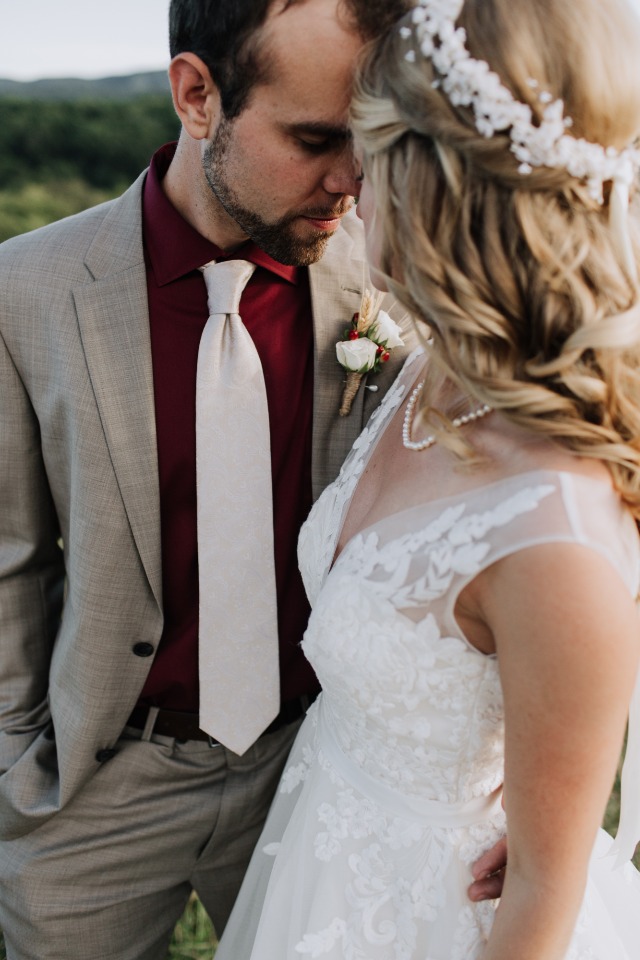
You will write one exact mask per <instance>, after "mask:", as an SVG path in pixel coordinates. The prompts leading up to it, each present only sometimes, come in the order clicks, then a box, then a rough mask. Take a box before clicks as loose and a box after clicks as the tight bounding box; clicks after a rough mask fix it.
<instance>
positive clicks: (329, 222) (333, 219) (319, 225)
mask: <svg viewBox="0 0 640 960" xmlns="http://www.w3.org/2000/svg"><path fill="white" fill-rule="evenodd" d="M343 216H344V214H342V213H341V214H337V215H333V216H328V217H326V216H325V217H310V216H303V217H302V219H303V220H306V221H307V223H310V224H311V226H312V227H315V228H316V229H317V230H328V231H331V230H337V228H338V227H339V226H340V221H341V219H342V217H343Z"/></svg>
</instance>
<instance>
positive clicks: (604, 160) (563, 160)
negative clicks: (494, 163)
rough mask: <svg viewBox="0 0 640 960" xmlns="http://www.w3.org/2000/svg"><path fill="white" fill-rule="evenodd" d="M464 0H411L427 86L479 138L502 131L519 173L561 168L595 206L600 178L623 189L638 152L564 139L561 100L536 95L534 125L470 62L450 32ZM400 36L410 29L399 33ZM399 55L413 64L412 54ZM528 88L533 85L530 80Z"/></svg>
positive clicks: (482, 66)
mask: <svg viewBox="0 0 640 960" xmlns="http://www.w3.org/2000/svg"><path fill="white" fill-rule="evenodd" d="M463 5H464V0H418V5H417V6H416V7H414V9H413V11H412V22H413V25H414V30H415V33H416V37H417V40H418V44H419V48H420V51H421V53H422V54H423V56H425V57H427V58H428V59H429V60H431V62H432V63H433V65H434V67H435V68H436V70H437V71H438V74H439V75H440V76H439V79H437V80H434V83H433V85H434V87H436V88H438V89H441V90H442V91H443V92H444V93H445V94H446V95H447V97H448V98H449V100H450V102H451V103H452V104H453V105H454V106H465V107H471V108H472V110H473V114H474V118H475V125H476V129H477V130H478V132H479V133H481V134H482V135H483V136H485V137H491V136H493V135H494V133H496V132H498V131H507V130H508V131H509V135H510V138H511V150H512V152H513V154H514V155H515V157H516V159H517V160H519V161H520V165H519V167H518V170H519V172H520V174H522V175H523V176H526V175H527V174H529V173H531V172H532V169H533V167H551V168H554V169H565V170H567V171H568V173H569V174H570V175H571V176H573V177H576V178H577V179H580V180H584V181H586V184H587V188H588V191H589V194H590V196H591V197H592V198H593V199H594V200H596V201H597V202H598V203H600V204H601V203H602V202H603V189H602V188H603V184H604V183H606V182H607V181H608V180H611V181H613V182H614V184H615V185H617V186H620V187H622V188H623V190H624V191H626V196H627V202H628V190H629V187H630V186H631V184H632V183H633V180H634V178H635V175H636V173H637V170H638V168H639V167H640V150H637V149H635V148H633V147H627V148H626V149H624V150H621V151H618V150H616V149H615V148H614V147H603V146H601V145H600V144H598V143H590V142H589V141H588V140H584V139H579V138H577V137H572V136H571V135H570V134H568V133H567V130H568V129H569V128H570V127H571V126H572V120H571V118H570V117H565V116H564V103H563V101H562V100H559V99H558V100H554V99H553V96H552V94H551V93H549V92H548V91H545V90H541V91H540V93H539V94H538V100H539V102H540V103H541V105H542V106H543V112H542V120H541V122H540V123H539V124H534V122H533V113H532V110H531V107H530V106H528V105H527V104H525V103H521V102H519V101H518V100H516V99H515V98H514V97H513V96H512V94H511V92H510V91H509V90H507V88H506V87H505V86H504V84H503V83H502V82H501V80H500V77H499V76H498V75H497V74H496V73H494V72H493V71H492V70H490V68H489V64H488V63H487V62H486V61H485V60H476V59H474V58H473V57H472V56H471V54H470V53H469V51H468V50H467V48H466V46H465V41H466V31H465V30H464V29H463V28H462V27H458V28H456V25H455V24H456V20H457V19H458V17H459V15H460V12H461V10H462V7H463ZM400 34H401V36H402V37H403V38H404V39H409V38H410V37H411V36H412V34H413V31H412V30H411V28H410V27H407V26H403V27H401V28H400ZM405 57H406V59H407V60H409V61H413V60H415V57H416V52H415V50H409V51H408V52H407V53H406V54H405ZM528 82H529V85H530V87H531V88H532V89H533V90H536V89H538V87H539V83H538V81H537V80H535V79H533V78H532V79H530V80H529V81H528Z"/></svg>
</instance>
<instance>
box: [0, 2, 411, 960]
mask: <svg viewBox="0 0 640 960" xmlns="http://www.w3.org/2000/svg"><path fill="white" fill-rule="evenodd" d="M403 6H404V4H403V3H401V2H399V3H397V4H393V3H389V2H379V3H378V2H371V0H361V2H360V0H349V2H347V0H344V2H338V0H289V2H285V0H242V2H240V0H173V2H172V5H171V53H172V57H173V59H172V63H171V67H170V79H171V85H172V91H173V97H174V103H175V106H176V111H177V113H178V117H179V119H180V122H181V125H182V126H181V133H180V138H179V141H178V144H177V147H175V146H174V145H167V146H166V147H164V148H163V149H162V150H160V151H158V153H157V154H156V155H155V156H154V158H153V160H152V163H151V166H150V169H149V171H145V173H143V174H142V175H141V177H140V178H139V179H138V180H137V181H136V182H135V183H134V184H133V186H132V187H130V189H129V190H128V191H127V192H126V193H125V194H124V195H123V196H122V197H121V198H119V199H118V200H115V201H112V202H110V203H107V204H104V205H102V206H100V207H97V208H95V209H93V210H89V211H86V212H85V213H83V214H80V215H78V216H76V217H72V218H70V219H68V220H65V221H62V222H60V223H57V224H54V225H52V226H50V227H46V228H43V229H42V230H38V231H36V232H34V233H33V234H28V235H25V236H22V237H18V238H15V239H14V240H12V241H9V242H7V243H6V244H4V245H3V247H2V249H1V250H0V289H1V291H2V293H1V300H0V926H1V927H2V929H3V930H4V933H5V937H6V942H7V948H8V954H9V957H10V958H11V960H27V958H30V960H74V958H78V960H80V958H81V960H89V958H91V960H142V958H148V960H151V958H154V960H161V958H162V957H164V955H165V952H166V948H167V944H168V941H169V938H170V936H171V931H172V929H173V926H174V924H175V921H176V920H177V918H178V917H179V916H180V914H181V912H182V909H183V907H184V905H185V902H186V900H187V898H188V896H189V894H190V892H191V890H192V889H196V890H197V891H198V893H199V895H200V897H201V898H202V900H203V902H204V903H205V906H206V907H207V909H208V911H209V913H210V915H211V917H212V919H213V921H214V923H215V925H216V928H217V929H218V931H219V932H221V930H222V928H223V927H224V923H225V921H226V917H227V914H228V911H229V909H230V907H231V904H232V902H233V899H234V897H235V893H236V891H237V888H238V886H239V883H240V881H241V878H242V873H243V870H244V868H245V865H246V862H247V860H248V857H249V855H250V852H251V848H252V846H253V844H254V843H255V840H256V837H257V836H258V833H259V830H260V827H261V824H262V821H263V819H264V816H265V814H266V810H267V808H268V804H269V802H270V798H271V795H272V793H273V790H274V789H275V785H276V783H277V779H278V776H279V773H280V771H281V769H282V765H283V763H284V761H285V759H286V754H287V750H288V748H289V745H290V743H291V740H292V738H293V735H294V733H295V730H296V726H297V724H296V720H297V719H298V718H299V717H300V716H301V715H302V713H303V711H304V709H305V706H306V705H307V704H308V702H309V701H310V699H312V697H313V696H314V694H315V692H316V689H317V684H316V681H315V678H314V677H313V675H312V674H311V671H310V669H309V667H308V665H306V662H305V661H304V658H303V657H302V655H301V653H300V651H299V649H298V642H299V640H300V637H301V633H302V630H303V628H304V620H305V618H306V614H307V611H306V606H305V600H304V598H303V596H302V588H301V584H300V582H299V579H298V575H297V573H296V572H295V570H294V567H295V539H296V534H297V529H298V528H299V525H300V522H301V520H302V519H303V517H304V513H305V511H306V509H307V508H308V506H309V504H310V503H311V501H312V499H313V498H315V497H317V496H318V494H319V493H320V492H321V491H322V489H323V488H324V486H326V484H327V483H329V482H330V481H331V480H332V479H333V478H334V476H335V475H336V473H337V471H338V469H339V466H340V463H341V461H342V459H343V458H344V456H345V454H346V453H347V451H348V449H349V447H350V445H351V443H352V442H353V440H354V438H355V437H356V436H357V434H358V433H359V431H360V430H361V428H362V426H363V425H364V423H365V422H366V420H367V419H368V417H369V416H370V414H371V412H372V410H373V409H374V408H375V406H376V405H377V404H378V403H379V401H380V399H381V397H382V396H383V394H384V392H385V390H386V389H387V388H388V386H389V385H390V384H391V382H392V381H393V378H394V376H395V374H396V373H397V370H398V367H399V364H400V362H401V361H402V359H403V357H404V355H405V353H406V350H404V351H403V350H402V349H400V348H399V349H397V350H396V351H394V352H393V355H392V358H391V360H390V362H389V363H388V364H387V365H386V366H385V368H384V369H383V371H382V373H380V374H379V375H377V376H376V377H375V379H374V378H371V381H372V382H371V383H370V384H369V386H375V388H377V389H376V391H375V392H374V391H373V390H370V389H367V388H366V384H363V385H362V386H361V388H360V390H359V392H358V394H357V395H356V398H355V401H354V403H353V408H352V411H351V413H350V415H349V416H347V417H342V418H341V417H339V416H338V409H339V406H340V399H341V394H342V389H343V380H344V372H343V371H342V370H341V368H340V367H339V365H338V364H337V361H336V358H335V343H336V341H337V340H338V339H340V338H341V336H342V334H343V331H344V329H345V327H347V326H348V325H349V322H350V320H351V318H352V316H353V314H354V312H355V311H356V310H358V307H359V304H360V299H361V295H362V292H363V287H364V286H365V285H366V282H367V280H366V277H367V275H366V270H365V266H364V250H363V239H362V236H361V229H360V224H359V222H358V221H357V220H356V219H355V217H354V214H353V212H352V211H351V210H350V208H351V207H352V202H353V201H352V197H353V195H354V194H357V191H358V184H357V168H356V166H355V164H354V160H353V156H352V153H351V150H350V144H349V138H348V132H347V126H346V123H347V109H348V100H349V89H350V78H351V73H352V67H353V62H354V58H355V57H356V55H357V52H358V49H359V48H360V46H361V44H362V42H363V40H365V39H366V38H367V37H369V36H372V35H374V34H375V32H376V31H377V30H378V29H382V28H383V27H384V26H385V25H386V23H387V22H388V21H389V20H393V19H395V17H396V16H398V15H399V14H400V13H401V12H402V7H403ZM230 253H231V254H232V255H233V256H234V257H235V258H241V259H247V260H249V261H251V262H253V263H254V264H255V265H256V269H255V271H254V274H253V276H252V278H251V280H250V282H249V284H248V286H247V288H246V290H245V294H244V295H243V298H242V301H241V313H242V315H243V320H244V321H245V323H246V326H247V329H249V331H250V333H251V335H252V337H253V338H254V340H255V342H256V346H257V349H258V352H259V353H260V357H261V361H262V365H263V367H264V370H265V379H266V381H267V394H268V399H269V408H270V411H271V414H272V421H271V435H272V437H271V439H272V449H273V451H274V452H273V456H274V463H273V484H274V490H273V493H274V526H275V534H276V538H275V567H276V571H275V572H276V580H277V585H278V604H279V627H280V663H281V688H282V701H283V702H282V709H281V711H280V713H279V715H278V717H277V718H276V720H275V721H274V722H273V723H272V724H271V725H270V726H269V727H268V728H267V729H266V731H265V732H264V733H263V735H262V736H260V737H259V738H258V740H257V741H256V742H255V744H254V745H253V746H252V747H251V748H250V749H249V750H248V751H247V752H246V753H244V754H243V755H242V756H241V757H240V756H237V755H235V754H233V753H232V752H231V751H230V750H228V749H227V748H225V747H224V746H222V745H220V744H216V743H215V741H213V742H212V741H211V740H210V738H208V737H207V736H206V735H205V734H204V733H203V732H202V731H201V730H200V729H199V726H198V713H197V711H198V703H197V699H198V695H197V683H196V681H197V676H196V673H197V646H198V640H197V627H198V596H197V547H196V540H195V465H194V459H195V456H194V452H195V436H194V434H195V427H194V399H193V397H194V391H195V366H196V355H197V347H198V340H199V338H200V335H201V333H202V330H203V328H204V325H205V323H206V320H207V302H206V291H205V286H204V280H203V278H202V275H201V273H200V272H199V269H198V268H199V266H201V265H202V264H203V263H205V262H207V261H210V260H213V259H224V258H225V257H227V256H228V255H229V254H230ZM274 411H275V413H274ZM232 575H233V576H235V577H238V578H242V576H243V572H242V570H241V569H238V570H235V571H232ZM250 601H251V598H250V597H247V604H250Z"/></svg>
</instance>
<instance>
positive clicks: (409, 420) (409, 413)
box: [402, 380, 493, 450]
mask: <svg viewBox="0 0 640 960" xmlns="http://www.w3.org/2000/svg"><path fill="white" fill-rule="evenodd" d="M424 384H425V381H424V380H421V381H420V383H419V384H418V386H417V387H415V388H414V390H413V392H412V394H411V396H410V397H409V402H408V404H407V409H406V410H405V412H404V421H403V424H402V444H403V446H405V447H406V448H407V450H427V449H428V447H432V446H433V445H434V443H436V442H437V440H438V438H437V437H436V436H434V435H433V434H430V435H429V436H428V437H425V438H424V440H412V439H411V426H412V424H413V411H414V409H415V406H416V403H417V402H418V397H419V396H420V391H421V390H422V388H423V387H424ZM492 410H493V407H490V406H489V404H488V403H483V404H482V406H481V407H478V409H477V410H471V411H470V413H465V414H463V415H462V416H461V417H455V418H454V419H453V420H452V421H451V423H452V424H453V426H454V427H463V426H464V425H465V424H466V423H472V422H473V421H474V420H481V419H482V417H486V415H487V414H488V413H491V411H492Z"/></svg>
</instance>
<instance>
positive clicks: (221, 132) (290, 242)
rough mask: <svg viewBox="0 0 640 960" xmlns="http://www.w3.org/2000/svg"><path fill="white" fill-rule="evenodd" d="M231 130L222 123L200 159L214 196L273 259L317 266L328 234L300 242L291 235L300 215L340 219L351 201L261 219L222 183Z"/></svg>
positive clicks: (225, 182) (346, 198)
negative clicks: (329, 206) (273, 218)
mask: <svg viewBox="0 0 640 960" xmlns="http://www.w3.org/2000/svg"><path fill="white" fill-rule="evenodd" d="M230 131H231V124H230V123H229V122H228V121H225V120H222V121H221V123H220V125H219V127H218V129H217V131H216V135H215V137H214V138H213V140H212V141H211V143H210V144H209V146H208V147H207V149H206V151H205V153H204V157H203V160H202V165H203V169H204V175H205V177H206V178H207V183H208V184H209V186H210V188H211V191H212V192H213V194H214V196H215V197H216V199H217V200H218V202H219V203H220V204H221V206H222V207H223V208H224V210H225V211H226V213H228V214H229V216H230V217H232V218H233V220H235V222H236V223H237V224H238V225H239V226H240V227H242V229H243V230H244V232H245V233H246V234H247V236H248V237H250V238H251V239H252V240H253V242H254V243H255V244H256V245H257V246H258V247H260V249H261V250H264V252H265V253H268V254H269V256H270V257H273V259H274V260H277V261H278V262H279V263H284V264H290V265H292V266H297V267H305V266H308V265H309V264H310V263H316V261H318V260H320V258H321V257H322V255H323V254H324V251H325V248H326V246H327V243H328V242H329V240H330V238H331V234H330V233H326V232H322V233H320V232H318V234H317V235H316V236H311V237H309V238H308V239H304V240H303V239H301V238H300V237H298V236H296V234H295V232H294V224H295V222H296V220H298V218H299V217H300V216H305V217H311V218H315V219H318V220H330V219H332V218H333V217H336V216H342V215H343V214H344V213H346V212H347V210H349V209H350V207H351V205H352V202H353V201H352V199H351V198H350V197H343V199H342V201H341V202H340V204H339V205H338V207H336V208H333V209H331V210H326V209H325V210H319V209H315V210H304V211H300V212H298V213H295V214H286V215H285V216H283V217H281V218H280V219H279V220H276V221H275V222H269V221H267V220H264V219H263V218H262V217H261V216H260V215H259V214H258V213H256V212H255V210H250V209H249V208H247V207H245V206H243V205H242V203H241V202H240V200H239V199H238V196H237V194H236V193H235V191H234V190H233V188H232V187H231V186H230V185H229V184H228V183H227V181H226V180H225V176H224V168H225V158H226V150H227V145H228V143H229V139H230Z"/></svg>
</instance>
